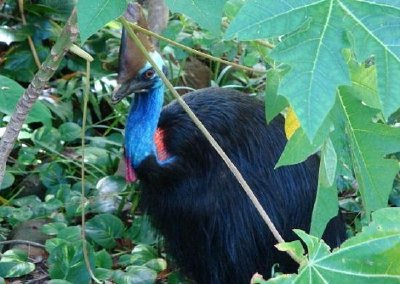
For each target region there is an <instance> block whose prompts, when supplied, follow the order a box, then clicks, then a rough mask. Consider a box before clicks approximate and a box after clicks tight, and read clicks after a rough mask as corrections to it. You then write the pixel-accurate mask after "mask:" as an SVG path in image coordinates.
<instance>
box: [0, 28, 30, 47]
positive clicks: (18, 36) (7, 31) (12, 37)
mask: <svg viewBox="0 0 400 284" xmlns="http://www.w3.org/2000/svg"><path fill="white" fill-rule="evenodd" d="M32 32H33V30H32V29H31V28H30V27H28V26H25V27H21V28H17V27H8V26H1V27H0V42H4V43H5V44H7V45H9V44H10V43H12V42H17V41H24V40H26V38H27V37H28V36H29V35H31V33H32Z"/></svg>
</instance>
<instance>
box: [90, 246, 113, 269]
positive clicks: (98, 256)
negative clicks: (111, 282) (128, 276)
mask: <svg viewBox="0 0 400 284" xmlns="http://www.w3.org/2000/svg"><path fill="white" fill-rule="evenodd" d="M94 258H95V261H96V267H101V268H106V269H111V268H112V265H113V260H112V257H111V255H110V254H109V253H108V252H107V251H106V250H105V249H102V250H101V251H98V252H95V254H94Z"/></svg>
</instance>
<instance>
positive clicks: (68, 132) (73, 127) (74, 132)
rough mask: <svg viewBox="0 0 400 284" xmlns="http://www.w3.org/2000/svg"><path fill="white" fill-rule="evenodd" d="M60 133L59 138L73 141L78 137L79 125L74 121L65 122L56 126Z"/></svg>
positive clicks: (79, 132) (79, 133)
mask: <svg viewBox="0 0 400 284" xmlns="http://www.w3.org/2000/svg"><path fill="white" fill-rule="evenodd" d="M58 130H59V131H60V135H61V140H64V141H66V142H71V141H74V140H75V139H79V138H80V136H81V127H80V126H79V125H78V124H76V123H74V122H65V123H63V124H61V125H60V127H59V128H58Z"/></svg>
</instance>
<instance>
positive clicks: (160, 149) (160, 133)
mask: <svg viewBox="0 0 400 284" xmlns="http://www.w3.org/2000/svg"><path fill="white" fill-rule="evenodd" d="M154 143H155V144H156V150H157V159H158V160H159V161H165V160H166V159H168V157H169V155H168V152H167V148H166V147H165V144H164V130H163V129H161V128H157V130H156V133H154Z"/></svg>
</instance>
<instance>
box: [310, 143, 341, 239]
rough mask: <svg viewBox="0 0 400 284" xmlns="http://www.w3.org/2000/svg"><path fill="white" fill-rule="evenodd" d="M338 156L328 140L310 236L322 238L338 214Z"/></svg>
mask: <svg viewBox="0 0 400 284" xmlns="http://www.w3.org/2000/svg"><path fill="white" fill-rule="evenodd" d="M336 159H337V156H336V153H335V150H334V148H333V145H332V142H331V141H330V140H329V139H328V140H327V141H326V142H325V143H324V145H323V146H322V150H321V163H320V166H319V176H318V191H317V196H316V198H315V204H314V209H313V213H312V222H311V228H310V234H312V235H314V236H317V237H321V236H322V234H323V233H324V231H325V228H326V225H327V224H328V222H329V220H330V219H332V218H333V217H335V216H336V215H337V214H338V210H339V207H338V201H337V189H336V183H335V182H334V181H335V178H336V165H337V160H336Z"/></svg>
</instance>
